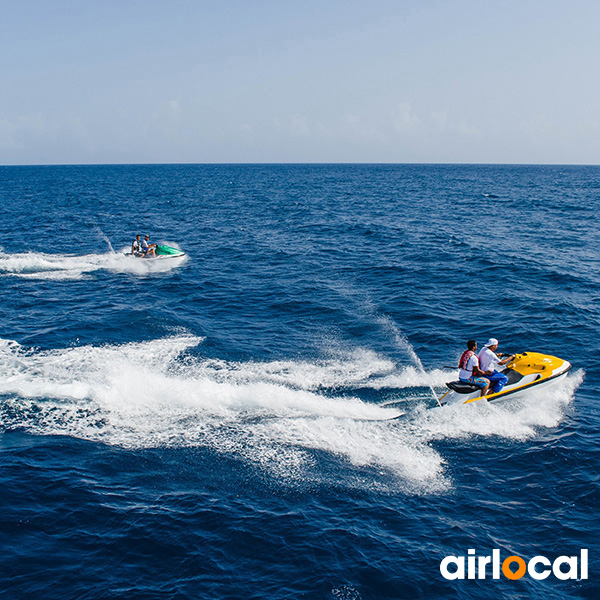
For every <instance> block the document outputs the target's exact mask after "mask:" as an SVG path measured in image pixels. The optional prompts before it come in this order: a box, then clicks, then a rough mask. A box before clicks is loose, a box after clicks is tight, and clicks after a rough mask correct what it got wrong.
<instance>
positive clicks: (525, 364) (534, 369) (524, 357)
mask: <svg viewBox="0 0 600 600" xmlns="http://www.w3.org/2000/svg"><path fill="white" fill-rule="evenodd" d="M570 369H571V363H570V362H568V361H566V360H563V359H562V358H557V357H556V356H550V355H548V354H540V353H538V352H523V353H522V354H517V355H516V356H515V358H514V359H513V360H512V361H511V362H510V363H508V364H507V365H506V368H505V369H504V371H502V373H503V374H504V375H506V376H507V377H508V383H507V384H506V385H505V386H504V387H503V388H502V390H500V391H499V392H497V393H495V394H494V393H488V394H486V395H485V396H481V395H480V394H481V391H480V390H478V389H474V388H473V386H468V385H465V384H461V383H460V382H457V381H453V382H450V383H447V384H446V386H447V387H449V388H450V391H448V392H446V394H444V395H443V396H442V397H441V398H440V403H441V404H442V405H444V404H469V403H470V402H476V401H477V400H487V401H488V402H496V401H498V400H504V399H507V398H515V397H517V396H521V395H523V394H525V393H527V392H529V391H531V390H539V389H541V388H544V387H548V386H551V385H554V384H555V383H557V382H558V381H560V380H561V379H563V378H564V377H566V376H567V373H568V372H569V370H570Z"/></svg>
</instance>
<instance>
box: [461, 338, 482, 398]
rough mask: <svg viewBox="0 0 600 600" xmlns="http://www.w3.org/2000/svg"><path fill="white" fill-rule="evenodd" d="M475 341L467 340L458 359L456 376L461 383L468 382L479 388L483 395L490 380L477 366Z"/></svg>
mask: <svg viewBox="0 0 600 600" xmlns="http://www.w3.org/2000/svg"><path fill="white" fill-rule="evenodd" d="M476 350H477V342H476V341H475V340H469V341H468V342H467V349H466V350H465V351H464V352H463V353H462V356H461V357H460V360H459V361H458V368H459V369H460V371H459V372H458V378H459V379H460V380H461V381H462V382H463V383H470V384H471V385H474V386H476V387H478V388H480V389H481V395H482V396H485V395H486V394H487V392H488V389H489V387H490V381H489V379H487V378H486V377H484V375H485V373H484V372H483V371H482V370H481V369H480V368H479V359H478V358H477V354H475V352H476Z"/></svg>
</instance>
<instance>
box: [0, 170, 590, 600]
mask: <svg viewBox="0 0 600 600" xmlns="http://www.w3.org/2000/svg"><path fill="white" fill-rule="evenodd" d="M599 206H600V167H583V166H582V167H575V166H493V165H487V166H477V165H465V166H453V165H163V166H160V165H157V166H153V165H148V166H143V165H139V166H64V167H61V166H48V167H0V234H1V235H0V246H1V249H0V293H1V297H2V302H1V304H0V556H1V557H2V560H1V561H0V598H2V599H4V598H8V599H13V598H14V599H38V598H39V599H42V598H43V599H48V598H50V599H117V598H119V599H120V598H125V599H149V600H153V599H161V600H162V599H186V598H190V599H192V598H193V599H205V598H206V599H221V598H228V599H229V598H231V599H242V598H243V599H273V600H283V599H288V600H292V599H300V598H303V599H309V600H311V599H324V600H361V599H363V600H383V599H401V598H427V599H436V598H449V599H452V598H460V599H463V598H464V599H473V600H475V599H477V600H481V599H488V598H489V599H497V598H509V599H512V598H515V599H517V598H519V599H521V598H533V599H543V600H548V599H549V598H560V599H562V598H565V599H570V598H590V599H595V598H600V583H599V576H600V572H599V568H600V561H599V556H598V551H599V549H600V548H599V544H598V540H599V538H600V519H599V518H598V507H599V506H600V493H599V487H598V485H599V464H600V447H599V440H600V434H599V429H600V411H599V408H598V391H597V390H598V385H599V376H600V366H599V364H598V357H599V356H600V254H599V248H600V228H599V219H598V207H599ZM136 233H140V234H142V235H144V234H146V233H148V234H150V236H151V238H152V240H153V241H163V242H166V243H170V244H172V245H176V246H178V247H180V248H181V249H183V250H184V251H185V252H186V257H185V258H183V259H167V260H156V261H152V260H145V259H134V258H132V257H128V256H125V255H124V252H126V251H127V249H128V248H129V247H130V245H131V242H132V240H133V238H134V236H135V234H136ZM490 336H493V337H496V338H498V339H499V340H500V347H499V350H500V351H507V352H521V351H527V350H530V351H538V352H543V353H547V354H552V355H555V356H559V357H561V358H564V359H566V360H569V361H570V362H571V363H572V364H573V368H572V370H571V372H570V374H569V376H568V377H567V378H566V379H565V380H564V381H561V382H559V383H558V384H556V386H554V387H551V388H549V389H547V390H541V391H538V392H535V391H534V392H532V393H531V394H529V395H527V396H526V397H523V398H521V399H515V400H507V401H505V402H499V403H493V404H489V403H474V404H471V405H468V406H455V407H444V408H436V400H435V395H436V394H437V395H440V394H441V393H443V392H444V388H445V386H444V384H445V382H446V381H450V380H452V379H455V378H456V370H455V369H454V365H455V364H456V362H457V359H458V357H459V356H460V354H461V352H462V351H463V349H464V348H465V342H466V340H467V339H469V338H474V339H476V340H477V341H478V342H479V345H480V347H481V346H482V345H483V344H484V343H485V341H486V340H487V338H488V337H490ZM401 413H404V414H403V416H400V417H399V418H394V417H397V416H398V415H400V414H401ZM585 548H587V549H589V578H588V579H581V578H579V579H576V580H566V581H563V580H559V579H558V578H556V577H555V576H554V575H550V576H549V577H548V578H547V579H545V580H535V579H533V578H531V577H529V576H528V575H526V576H524V577H523V578H522V579H519V580H517V581H512V580H509V579H507V578H505V577H504V576H502V577H501V578H500V579H497V580H494V579H492V578H491V576H490V575H489V574H488V577H487V578H486V579H485V580H480V579H474V580H473V579H471V580H468V579H465V580H446V579H445V578H443V577H442V575H441V573H440V563H441V561H442V560H443V558H444V557H446V556H449V555H455V556H466V555H467V552H468V550H469V549H474V550H475V551H476V553H477V555H481V556H484V555H489V554H491V552H492V550H493V549H499V550H500V552H501V555H502V558H505V557H508V556H510V555H517V556H520V557H523V558H524V559H525V560H529V559H530V558H532V557H533V556H536V555H543V556H546V557H548V558H549V559H550V560H551V561H553V560H554V559H556V558H557V557H559V556H561V555H567V556H575V555H577V556H579V553H580V550H581V549H585Z"/></svg>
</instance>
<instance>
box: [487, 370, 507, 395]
mask: <svg viewBox="0 0 600 600" xmlns="http://www.w3.org/2000/svg"><path fill="white" fill-rule="evenodd" d="M488 379H489V380H490V385H491V388H492V393H494V394H497V393H498V392H499V391H501V390H502V388H503V387H504V386H505V385H506V383H507V382H508V377H507V376H506V375H503V374H502V373H498V371H494V372H493V373H492V374H491V375H488Z"/></svg>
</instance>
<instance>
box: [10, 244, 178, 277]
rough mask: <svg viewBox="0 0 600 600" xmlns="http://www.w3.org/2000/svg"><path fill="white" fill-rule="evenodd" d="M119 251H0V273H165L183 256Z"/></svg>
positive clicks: (50, 275) (41, 274)
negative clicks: (164, 257)
mask: <svg viewBox="0 0 600 600" xmlns="http://www.w3.org/2000/svg"><path fill="white" fill-rule="evenodd" d="M125 251H126V250H124V251H123V252H121V253H115V252H109V253H106V254H86V255H82V256H77V255H73V254H46V253H43V252H25V253H16V254H7V253H4V252H0V274H2V275H5V276H6V275H11V276H15V277H22V278H25V279H45V280H78V279H84V278H85V277H87V276H89V275H90V274H91V273H94V272H96V271H109V272H112V273H131V274H133V275H148V274H152V273H166V272H169V271H172V270H173V269H174V268H177V267H179V266H181V265H182V264H183V263H184V262H185V261H186V258H187V257H186V256H183V257H180V258H169V259H167V260H155V259H137V258H133V257H131V256H127V255H125Z"/></svg>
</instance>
